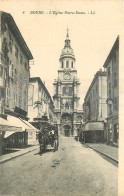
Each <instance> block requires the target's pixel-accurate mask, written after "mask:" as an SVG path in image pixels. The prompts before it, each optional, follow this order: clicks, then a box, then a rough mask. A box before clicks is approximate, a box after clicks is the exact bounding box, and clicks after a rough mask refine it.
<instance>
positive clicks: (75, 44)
mask: <svg viewBox="0 0 124 196" xmlns="http://www.w3.org/2000/svg"><path fill="white" fill-rule="evenodd" d="M0 8H1V10H2V11H5V12H8V13H10V14H11V15H12V17H13V18H14V20H15V22H16V24H17V26H18V28H19V30H20V32H21V34H22V36H23V38H24V40H25V41H26V43H27V45H28V47H29V49H30V51H31V53H32V55H33V57H34V65H33V64H31V69H30V75H31V77H40V78H41V80H42V81H45V85H46V87H47V89H48V91H49V92H50V94H51V96H53V81H54V79H56V78H57V70H58V68H59V66H60V64H59V57H60V54H61V50H62V48H63V47H64V41H65V38H66V29H67V26H68V28H69V37H70V40H71V47H72V48H73V50H74V54H75V57H76V68H77V76H78V78H79V79H80V82H81V85H80V105H82V104H83V100H84V97H85V95H86V92H87V90H88V88H89V86H90V84H91V82H92V80H93V77H94V74H95V73H96V72H97V71H98V70H99V69H100V68H103V64H104V62H105V60H106V58H107V56H108V54H109V52H110V50H111V48H112V46H113V44H114V42H115V40H116V38H117V36H118V35H120V36H121V34H122V3H121V0H118V1H117V0H108V1H106V0H103V1H102V0H101V1H98V0H85V1H83V0H77V1H76V0H72V1H70V0H63V1H62V0H60V1H55V0H51V1H45V0H30V1H28V0H27V1H24V0H22V1H19V0H16V1H13V0H5V1H3V0H0ZM31 11H40V12H41V13H40V14H31ZM53 11H56V12H57V13H58V14H53ZM76 11H77V12H78V13H77V14H75V12H76ZM91 11H92V13H93V14H91ZM60 12H61V13H60ZM67 12H71V13H70V14H69V13H67ZM79 12H80V13H79ZM51 13H52V14H51Z"/></svg>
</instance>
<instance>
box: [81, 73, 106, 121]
mask: <svg viewBox="0 0 124 196" xmlns="http://www.w3.org/2000/svg"><path fill="white" fill-rule="evenodd" d="M106 99H107V76H106V72H103V71H101V70H100V71H98V72H97V73H96V74H95V76H94V79H93V81H92V83H91V85H90V87H89V89H88V91H87V93H86V96H85V98H84V104H83V118H84V122H87V121H103V120H105V118H106V117H107V103H106Z"/></svg>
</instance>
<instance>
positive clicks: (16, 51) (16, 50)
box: [15, 46, 18, 58]
mask: <svg viewBox="0 0 124 196" xmlns="http://www.w3.org/2000/svg"><path fill="white" fill-rule="evenodd" d="M15 56H16V58H18V48H17V46H15Z"/></svg>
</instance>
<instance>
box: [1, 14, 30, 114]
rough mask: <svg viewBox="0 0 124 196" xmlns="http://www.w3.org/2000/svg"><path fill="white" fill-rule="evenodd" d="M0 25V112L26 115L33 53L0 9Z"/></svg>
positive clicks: (7, 16) (10, 17) (12, 20)
mask: <svg viewBox="0 0 124 196" xmlns="http://www.w3.org/2000/svg"><path fill="white" fill-rule="evenodd" d="M0 24H1V25H0V114H5V113H15V114H17V115H20V116H24V117H26V115H27V112H28V83H29V61H30V60H32V59H33V56H32V54H31V52H30V50H29V48H28V46H27V45H26V43H25V41H24V39H23V37H22V35H21V33H20V31H19V29H18V27H17V25H16V23H15V21H14V19H13V18H12V16H11V15H10V14H8V13H5V12H0Z"/></svg>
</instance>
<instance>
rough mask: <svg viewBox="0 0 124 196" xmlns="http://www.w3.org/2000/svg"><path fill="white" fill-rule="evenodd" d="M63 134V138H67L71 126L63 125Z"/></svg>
mask: <svg viewBox="0 0 124 196" xmlns="http://www.w3.org/2000/svg"><path fill="white" fill-rule="evenodd" d="M64 133H65V136H66V137H69V136H70V133H71V126H69V125H65V126H64Z"/></svg>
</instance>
